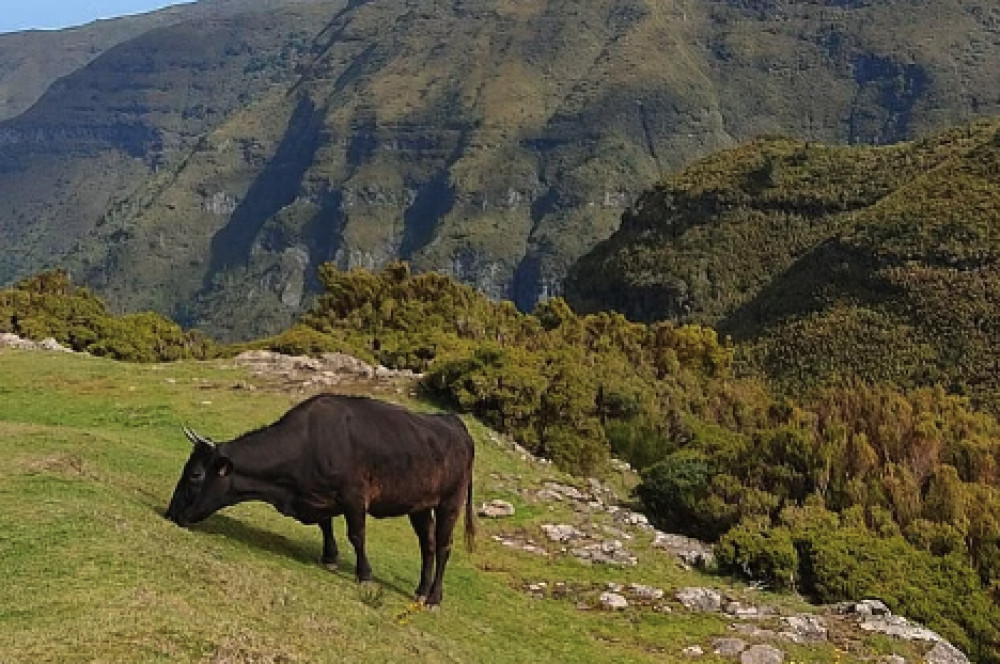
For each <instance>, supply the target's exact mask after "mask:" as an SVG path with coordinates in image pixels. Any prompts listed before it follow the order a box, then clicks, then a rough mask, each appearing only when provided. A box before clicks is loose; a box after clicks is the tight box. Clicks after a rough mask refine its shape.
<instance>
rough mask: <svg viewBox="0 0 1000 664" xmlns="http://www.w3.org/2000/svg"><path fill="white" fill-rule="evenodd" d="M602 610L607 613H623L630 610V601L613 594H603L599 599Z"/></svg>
mask: <svg viewBox="0 0 1000 664" xmlns="http://www.w3.org/2000/svg"><path fill="white" fill-rule="evenodd" d="M599 600H600V602H601V608H602V609H605V610H607V611H621V610H622V609H626V608H628V600H627V599H625V598H624V597H622V596H621V595H619V594H618V593H613V592H603V593H601V596H600V598H599Z"/></svg>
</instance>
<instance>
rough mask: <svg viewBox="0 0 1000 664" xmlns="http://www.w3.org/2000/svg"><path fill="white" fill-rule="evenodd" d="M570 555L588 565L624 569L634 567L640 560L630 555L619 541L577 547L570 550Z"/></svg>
mask: <svg viewBox="0 0 1000 664" xmlns="http://www.w3.org/2000/svg"><path fill="white" fill-rule="evenodd" d="M570 554H571V555H573V556H574V557H576V558H579V559H580V560H583V561H585V562H588V563H598V564H603V565H617V566H623V567H633V566H635V565H638V564H639V559H638V558H636V557H635V556H634V555H632V554H631V553H629V551H628V550H627V549H626V548H625V547H624V546H622V543H621V542H620V541H618V540H608V541H606V542H595V543H593V544H586V545H584V546H577V547H574V548H573V549H571V550H570Z"/></svg>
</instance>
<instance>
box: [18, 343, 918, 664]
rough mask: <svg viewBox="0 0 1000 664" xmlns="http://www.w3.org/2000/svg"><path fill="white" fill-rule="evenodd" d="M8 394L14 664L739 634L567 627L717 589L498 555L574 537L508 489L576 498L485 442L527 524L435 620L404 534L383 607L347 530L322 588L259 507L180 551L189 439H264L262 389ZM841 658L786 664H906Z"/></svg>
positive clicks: (490, 464) (303, 532) (186, 537)
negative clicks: (423, 602) (420, 601)
mask: <svg viewBox="0 0 1000 664" xmlns="http://www.w3.org/2000/svg"><path fill="white" fill-rule="evenodd" d="M0 373H2V375H3V376H4V379H3V382H2V383H0V394H2V398H0V459H2V460H0V558H2V560H3V571H4V577H5V579H4V586H5V597H4V601H3V603H2V604H0V620H2V622H3V625H4V629H3V630H0V659H3V661H4V662H75V661H80V662H82V661H94V660H100V661H105V662H136V661H164V662H166V661H170V662H251V661H252V662H323V661H327V662H337V661H344V659H345V658H350V659H351V660H352V661H364V662H381V661H391V660H399V659H404V658H405V659H419V660H420V661H429V662H444V661H447V662H482V661H497V662H523V661H566V662H590V661H592V662H606V661H611V660H614V661H627V662H653V661H656V662H682V661H687V659H688V658H687V656H684V655H681V654H680V651H681V649H682V648H684V647H686V646H688V645H695V644H700V645H702V646H703V647H705V648H706V650H708V651H709V652H710V648H709V645H708V644H709V641H710V639H711V638H712V637H714V636H721V635H726V634H727V633H728V630H727V627H726V624H727V620H726V619H724V618H723V617H722V616H721V615H718V614H716V615H705V614H692V613H688V612H686V611H683V610H681V609H680V608H679V607H677V608H675V610H674V611H673V612H671V613H656V612H653V611H651V610H649V609H642V608H640V607H632V608H630V609H628V610H627V611H623V612H618V613H613V614H612V613H607V612H603V611H598V610H586V611H584V610H580V609H579V608H578V607H577V603H578V602H584V603H593V602H594V601H595V598H596V595H597V593H598V591H599V590H602V589H603V588H604V586H605V584H606V583H607V582H609V581H615V582H619V583H626V582H640V583H647V584H652V585H656V586H658V587H662V588H665V589H667V590H668V596H669V594H671V593H672V590H673V589H674V588H676V587H678V586H685V585H692V584H697V585H705V584H708V585H716V584H718V583H719V581H718V580H715V579H712V578H708V577H702V576H699V575H697V574H694V573H692V572H686V571H684V570H683V569H681V568H680V567H679V566H678V564H677V562H676V561H675V560H674V559H672V558H670V557H669V556H667V555H666V554H664V553H659V552H654V551H653V550H651V549H650V548H649V546H648V541H646V540H645V537H646V536H642V537H641V538H640V539H639V540H637V541H635V542H629V546H630V547H634V549H635V550H636V552H637V554H638V555H639V557H640V565H639V566H638V567H636V568H631V569H625V570H615V569H608V568H604V567H600V566H593V567H592V566H588V565H584V564H582V563H580V562H578V561H575V560H574V559H571V558H568V557H563V556H559V555H558V554H556V555H553V556H552V557H550V558H542V557H538V556H534V555H531V554H528V553H524V552H518V551H514V550H511V549H508V548H506V547H503V546H501V545H500V544H498V543H497V542H495V541H493V540H492V538H491V535H493V534H496V533H499V532H502V531H504V532H508V533H509V532H519V533H523V534H527V535H533V536H536V537H538V534H537V533H538V526H539V524H541V523H546V522H548V523H552V522H558V520H560V519H562V520H570V519H573V518H574V517H573V516H572V514H571V511H570V510H569V507H568V506H561V505H552V506H546V505H544V504H538V503H535V502H533V501H532V500H530V499H529V498H528V497H527V496H528V494H525V493H523V492H520V491H518V490H516V489H515V487H520V488H522V489H523V488H537V487H538V486H540V483H541V482H542V481H543V480H546V479H556V480H559V481H566V478H564V477H562V476H560V475H559V474H558V473H557V472H556V471H554V470H552V468H551V466H546V465H539V464H535V463H528V462H525V461H523V460H521V459H520V458H519V457H518V456H517V455H515V454H514V453H513V452H510V451H509V450H506V449H502V448H501V447H500V446H498V445H497V444H496V443H494V442H491V441H493V440H494V438H493V437H492V436H488V435H486V432H485V430H484V429H483V428H482V427H481V426H478V425H477V424H476V423H475V422H470V425H471V427H472V431H473V433H474V436H475V438H476V440H477V444H478V449H477V467H476V492H477V500H486V499H491V498H505V499H509V500H512V501H513V502H514V503H515V504H516V505H517V506H518V508H519V512H518V515H517V516H516V517H515V518H514V521H513V522H503V523H500V522H483V523H481V531H480V538H479V547H478V549H477V550H476V552H475V553H472V554H469V553H466V552H465V551H464V550H462V549H457V550H456V552H455V554H454V555H453V556H452V563H451V565H450V567H449V571H448V577H447V579H446V584H445V603H444V605H443V608H442V609H441V611H440V612H436V613H420V612H418V613H412V612H410V611H409V607H410V597H409V594H410V591H411V590H412V587H415V585H416V580H417V572H418V570H417V551H416V544H415V541H414V537H413V535H412V533H411V532H410V528H409V525H408V523H407V522H406V520H405V519H393V520H387V521H379V522H372V523H371V524H370V528H369V554H370V556H371V559H372V564H373V566H374V569H375V577H376V580H377V589H371V588H368V589H363V588H359V587H358V586H357V585H356V584H355V582H354V580H353V573H352V571H351V570H352V565H353V553H352V552H351V551H350V547H349V546H345V541H344V535H343V525H342V522H338V523H336V524H335V530H336V532H337V534H338V536H339V537H340V539H341V543H342V548H343V554H344V555H343V560H342V569H341V571H339V572H337V573H333V574H331V573H329V572H327V571H325V570H323V569H321V568H320V567H319V565H318V564H316V559H317V558H318V555H319V539H320V538H319V533H318V532H315V531H317V529H315V528H307V527H303V526H301V525H299V524H297V523H296V522H294V521H291V520H289V519H286V518H283V517H281V516H280V515H278V514H277V513H276V512H275V511H274V510H272V509H271V508H270V507H267V506H264V505H253V504H248V505H242V506H237V507H234V508H231V509H229V510H226V511H224V512H223V513H220V514H218V515H216V516H214V517H212V518H210V519H209V520H208V521H206V522H205V523H204V524H202V525H200V526H197V527H195V528H193V529H192V530H190V531H187V530H182V529H180V528H177V527H176V526H174V525H173V524H171V523H169V522H167V521H166V520H165V519H163V518H162V516H161V513H162V511H163V509H164V508H165V505H166V503H167V501H168V499H169V496H170V493H171V491H172V489H173V485H174V483H175V481H176V478H177V476H178V475H179V471H180V467H181V465H182V464H183V461H184V459H185V458H186V456H187V453H188V448H189V445H188V443H187V442H186V441H185V440H184V438H183V436H182V435H180V433H179V429H178V427H179V425H180V424H181V423H182V422H183V423H189V424H191V425H192V426H195V427H197V428H198V429H199V430H200V431H202V432H203V433H206V434H209V435H212V436H214V437H217V438H218V439H223V438H225V437H227V436H232V435H235V434H237V433H240V432H242V431H244V430H246V429H247V428H250V427H254V426H257V425H261V424H264V423H266V422H268V421H271V420H272V419H273V418H275V417H276V416H277V415H278V414H280V413H281V412H283V411H284V410H285V409H287V407H289V406H290V405H291V404H292V403H293V402H295V401H296V400H297V399H298V398H299V397H293V396H291V395H288V394H283V393H277V392H273V391H269V390H267V389H259V390H250V391H248V390H246V389H241V390H236V389H234V386H235V385H237V384H239V385H243V386H245V385H247V384H250V383H252V382H253V380H252V379H251V378H250V377H248V376H247V375H245V374H244V373H243V372H242V371H241V370H239V369H236V368H234V367H233V366H231V365H229V364H226V363H214V364H205V363H178V364H170V365H141V366H140V365H126V364H120V363H115V362H111V361H107V360H101V359H96V358H89V357H83V356H65V355H62V354H40V353H31V352H20V351H0ZM539 581H547V582H549V583H550V584H552V583H554V582H556V581H563V582H566V583H568V584H569V586H570V588H571V589H572V592H571V593H570V595H569V597H567V598H562V599H556V598H554V597H549V598H546V599H534V598H532V597H530V596H529V594H528V593H526V592H525V588H526V586H527V585H528V584H529V583H536V582H539ZM728 592H729V593H730V594H732V596H734V597H742V598H744V599H746V598H747V597H751V598H754V599H755V601H768V602H776V603H777V604H778V605H779V606H784V607H786V608H788V607H795V606H797V604H796V602H795V601H794V600H792V599H789V598H786V599H780V598H776V597H770V596H766V595H765V596H761V595H759V593H753V592H751V591H748V590H746V589H740V588H735V587H732V588H730V589H729V591H728ZM799 608H802V607H799ZM845 639H846V640H845ZM836 642H837V643H838V645H841V646H845V645H846V644H847V643H848V642H852V643H854V645H853V646H851V647H852V648H853V649H854V650H853V651H852V652H850V653H839V652H835V650H834V646H833V645H832V644H830V643H822V644H814V645H811V646H808V647H806V646H796V645H792V644H787V645H783V646H782V647H783V648H784V649H785V650H786V652H788V653H789V656H790V657H791V658H792V659H794V660H795V661H797V662H829V661H833V660H834V659H839V660H840V661H847V662H850V661H861V659H860V658H861V657H862V656H863V655H864V656H871V655H873V654H876V653H878V652H888V651H889V650H892V651H896V652H901V653H904V654H909V655H911V656H912V654H913V653H912V651H911V650H910V646H906V645H905V644H902V643H901V642H889V641H886V640H884V639H877V638H875V639H872V638H870V637H864V636H859V635H850V634H841V635H838V636H837V640H836ZM700 661H706V662H717V661H718V662H721V661H723V660H722V659H721V658H717V657H715V656H712V655H708V656H706V657H703V658H702V659H701V660H700Z"/></svg>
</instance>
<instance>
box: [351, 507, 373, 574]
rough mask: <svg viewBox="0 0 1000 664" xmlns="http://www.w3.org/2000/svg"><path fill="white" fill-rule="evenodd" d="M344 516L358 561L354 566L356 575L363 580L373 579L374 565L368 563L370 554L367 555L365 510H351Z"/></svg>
mask: <svg viewBox="0 0 1000 664" xmlns="http://www.w3.org/2000/svg"><path fill="white" fill-rule="evenodd" d="M344 516H345V517H346V520H347V539H349V540H350V541H351V545H352V546H353V547H354V555H355V557H356V558H357V561H358V562H357V565H356V566H355V568H354V573H355V576H357V578H358V581H361V582H365V581H371V580H372V566H371V565H369V564H368V556H366V555H365V511H364V509H360V510H350V511H348V512H346V513H345V514H344Z"/></svg>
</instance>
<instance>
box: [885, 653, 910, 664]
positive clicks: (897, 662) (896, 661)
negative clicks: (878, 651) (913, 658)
mask: <svg viewBox="0 0 1000 664" xmlns="http://www.w3.org/2000/svg"><path fill="white" fill-rule="evenodd" d="M882 662H883V664H906V658H905V657H900V656H899V655H889V656H888V657H886V658H885V659H883V660H882Z"/></svg>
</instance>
